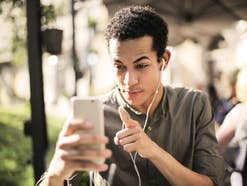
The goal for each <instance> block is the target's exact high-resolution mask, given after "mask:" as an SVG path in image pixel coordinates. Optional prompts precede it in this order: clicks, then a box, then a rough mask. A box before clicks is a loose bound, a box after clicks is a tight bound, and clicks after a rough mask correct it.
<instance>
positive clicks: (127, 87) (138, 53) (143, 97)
mask: <svg viewBox="0 0 247 186" xmlns="http://www.w3.org/2000/svg"><path fill="white" fill-rule="evenodd" d="M109 49H110V54H111V57H112V59H113V65H114V69H115V70H116V77H117V84H118V86H119V88H120V92H121V94H122V96H123V97H124V99H125V101H127V102H128V104H130V105H131V106H133V107H134V108H136V109H140V110H143V109H146V108H147V107H148V105H149V104H150V102H151V100H152V98H153V95H154V93H155V91H156V88H157V87H158V86H159V85H160V84H161V83H160V76H161V73H160V69H161V64H160V63H158V61H157V55H156V52H155V51H153V50H152V38H151V37H150V36H145V37H141V38H138V39H131V40H126V41H118V40H116V39H111V40H110V41H109Z"/></svg>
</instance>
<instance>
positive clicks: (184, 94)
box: [165, 86, 207, 100]
mask: <svg viewBox="0 0 247 186" xmlns="http://www.w3.org/2000/svg"><path fill="white" fill-rule="evenodd" d="M165 89H166V95H167V97H168V100H181V99H195V98H197V97H207V95H206V93H205V92H203V91H201V90H198V89H192V88H186V87H172V86H166V87H165Z"/></svg>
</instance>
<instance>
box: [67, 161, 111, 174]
mask: <svg viewBox="0 0 247 186" xmlns="http://www.w3.org/2000/svg"><path fill="white" fill-rule="evenodd" d="M68 166H69V167H70V168H73V169H74V170H78V171H92V170H94V171H106V170H107V169H108V165H106V164H96V163H92V162H90V161H83V160H82V161H70V163H69V165H68Z"/></svg>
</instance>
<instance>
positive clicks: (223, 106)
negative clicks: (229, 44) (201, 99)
mask: <svg viewBox="0 0 247 186" xmlns="http://www.w3.org/2000/svg"><path fill="white" fill-rule="evenodd" d="M238 72H239V70H238V69H233V70H231V71H228V72H224V73H223V74H221V75H220V81H219V82H218V83H217V85H214V84H210V85H209V86H208V90H207V91H208V94H209V97H210V101H211V105H212V108H213V112H214V116H215V121H216V129H217V128H218V127H219V126H220V125H221V124H222V123H223V120H224V119H225V117H226V115H227V113H228V112H229V111H230V110H231V109H232V108H233V107H234V106H235V105H236V104H237V103H238V102H239V101H238V98H237V97H236V79H237V74H238ZM219 84H220V86H219ZM221 92H224V95H222V94H221Z"/></svg>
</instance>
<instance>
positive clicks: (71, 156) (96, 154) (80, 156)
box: [61, 149, 112, 161]
mask: <svg viewBox="0 0 247 186" xmlns="http://www.w3.org/2000/svg"><path fill="white" fill-rule="evenodd" d="M111 155H112V152H111V150H109V149H102V150H100V149H94V150H93V149H91V150H80V149H68V150H62V151H61V158H62V159H63V160H85V161H89V160H90V161H93V160H97V159H101V158H110V157H111Z"/></svg>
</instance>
